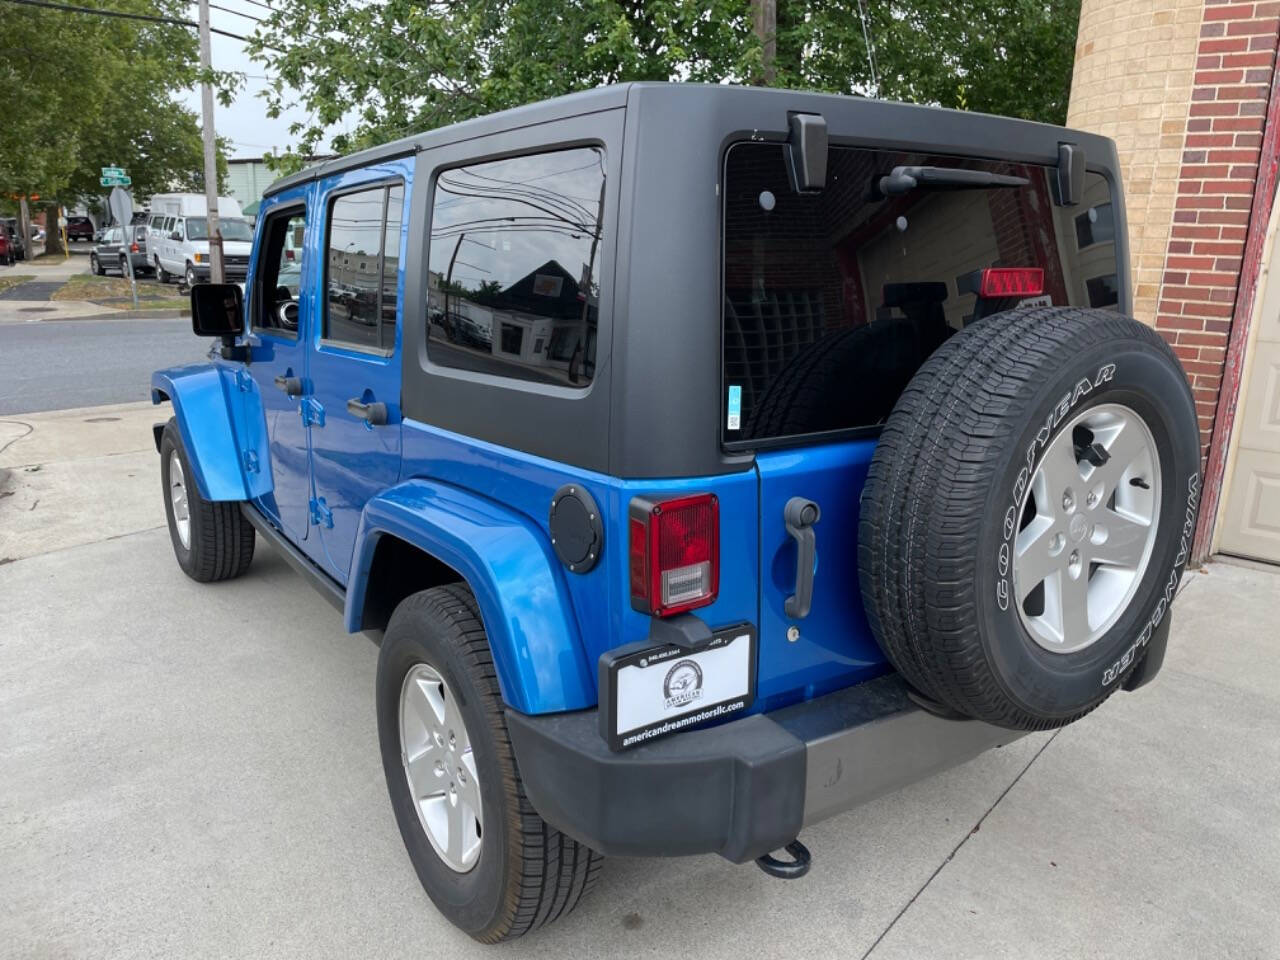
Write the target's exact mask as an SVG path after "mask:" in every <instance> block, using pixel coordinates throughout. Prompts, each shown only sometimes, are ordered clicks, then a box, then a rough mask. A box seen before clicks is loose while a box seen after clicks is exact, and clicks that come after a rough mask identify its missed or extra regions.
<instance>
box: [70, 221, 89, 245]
mask: <svg viewBox="0 0 1280 960" xmlns="http://www.w3.org/2000/svg"><path fill="white" fill-rule="evenodd" d="M76 240H88V241H89V242H90V243H92V242H93V221H92V220H90V219H89V218H88V217H67V242H68V243H71V242H74V241H76Z"/></svg>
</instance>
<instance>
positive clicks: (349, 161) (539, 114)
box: [263, 81, 1114, 197]
mask: <svg viewBox="0 0 1280 960" xmlns="http://www.w3.org/2000/svg"><path fill="white" fill-rule="evenodd" d="M635 95H642V96H643V97H644V98H645V99H646V100H647V99H649V98H650V97H653V96H656V97H660V98H671V99H676V98H681V97H689V98H691V99H692V98H698V99H707V98H722V99H723V100H724V101H736V102H738V103H742V102H743V101H745V100H747V99H751V100H752V101H753V102H754V103H758V104H759V105H760V106H761V108H762V110H765V111H767V110H768V109H769V108H779V113H778V118H779V119H780V120H781V128H782V129H785V125H786V112H787V111H796V110H802V111H809V112H813V113H823V112H827V111H830V112H832V113H837V114H838V113H840V112H842V111H845V110H850V109H854V110H876V111H884V112H885V113H887V114H891V115H892V114H896V115H897V116H898V117H900V119H901V122H902V123H903V125H904V126H913V125H915V124H919V123H921V122H922V121H924V122H926V123H928V122H929V118H930V117H931V118H933V122H934V123H937V122H939V121H943V120H944V118H945V120H947V121H952V122H955V121H957V120H958V121H960V122H961V123H963V124H964V125H966V126H967V125H970V124H972V123H973V122H974V121H980V122H983V124H984V126H985V125H987V124H991V123H999V124H1000V125H1001V128H1002V130H1001V133H1002V134H1006V135H1008V134H1016V132H1017V131H1018V130H1020V129H1021V130H1025V129H1027V128H1041V129H1043V128H1049V129H1055V130H1059V131H1061V132H1062V133H1063V134H1067V135H1068V139H1070V140H1071V141H1073V142H1079V143H1088V142H1089V141H1107V145H1108V147H1109V149H1108V150H1107V153H1112V152H1113V151H1114V145H1112V144H1111V143H1110V141H1109V140H1108V139H1107V138H1105V137H1100V136H1099V135H1098V134H1093V133H1085V132H1083V131H1078V130H1067V129H1065V128H1062V127H1054V126H1053V125H1052V124H1043V123H1038V122H1036V121H1033V120H1019V119H1016V118H1012V117H999V116H994V115H992V114H983V113H974V112H972V111H967V110H953V109H949V108H946V107H934V106H927V105H920V104H909V103H899V102H896V101H890V100H872V99H868V98H864V97H857V96H851V95H848V94H838V93H815V92H811V91H806V90H782V89H777V88H770V87H747V86H740V85H728V84H705V83H661V82H652V81H644V82H632V83H619V84H614V85H611V86H605V87H596V88H594V89H591V90H583V91H580V92H578V93H570V94H566V95H565V96H562V97H555V98H553V99H550V100H542V101H539V102H537V103H531V104H527V105H525V106H523V107H514V108H512V109H510V110H502V111H499V112H497V113H491V114H487V115H485V116H483V117H476V118H474V119H471V120H464V121H462V122H460V123H454V124H450V125H448V126H444V127H437V128H435V129H433V130H428V131H425V132H423V133H418V134H413V135H412V136H408V137H404V138H402V139H400V140H394V141H392V142H390V143H384V144H382V145H380V146H377V147H371V148H370V149H368V150H361V151H358V152H356V153H351V154H347V155H345V156H341V157H334V158H333V159H330V160H326V161H324V162H322V163H318V164H314V165H313V166H310V167H307V168H306V169H304V170H300V171H298V172H297V173H294V174H290V175H289V176H287V177H282V178H281V179H279V180H277V181H275V182H274V183H272V184H271V186H269V187H268V188H267V189H266V190H265V191H264V192H263V196H264V197H270V196H272V195H273V194H276V193H279V192H280V191H282V190H286V189H288V188H289V187H292V186H296V185H298V184H302V183H307V182H309V181H312V180H318V179H321V178H323V177H327V176H330V175H331V174H336V173H342V172H344V171H346V170H355V169H359V168H360V167H364V166H368V165H370V164H374V163H378V162H379V161H382V160H388V159H391V158H393V157H403V156H408V155H410V154H413V153H416V152H418V151H419V150H426V149H429V148H431V147H437V146H441V145H443V144H447V143H459V142H462V141H465V140H470V139H473V138H476V137H482V136H486V135H488V134H493V133H501V132H502V131H504V130H510V129H512V128H516V127H527V126H532V125H534V124H539V123H547V122H550V121H553V120H561V119H564V118H567V117H576V116H582V115H583V114H587V113H594V112H597V111H601V110H612V109H616V108H618V107H623V106H626V105H627V103H628V101H629V100H630V99H631V98H632V97H633V96H635ZM770 116H772V114H770ZM946 125H947V124H946V123H945V122H944V124H943V126H946ZM993 133H994V131H993ZM999 139H1004V137H1003V136H1001V137H999ZM1091 159H1092V158H1091Z"/></svg>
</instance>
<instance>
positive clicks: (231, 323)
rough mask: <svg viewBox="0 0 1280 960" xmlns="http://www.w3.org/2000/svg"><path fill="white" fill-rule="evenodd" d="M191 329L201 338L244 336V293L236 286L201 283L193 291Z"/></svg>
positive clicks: (232, 284)
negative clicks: (242, 334)
mask: <svg viewBox="0 0 1280 960" xmlns="http://www.w3.org/2000/svg"><path fill="white" fill-rule="evenodd" d="M191 329H192V331H193V332H194V333H195V335H196V336H197V337H222V338H223V340H224V341H226V340H229V339H231V338H233V337H235V336H237V335H238V334H241V333H244V293H243V292H242V291H241V289H240V287H239V286H238V285H236V284H234V283H197V284H196V285H195V286H194V287H192V288H191Z"/></svg>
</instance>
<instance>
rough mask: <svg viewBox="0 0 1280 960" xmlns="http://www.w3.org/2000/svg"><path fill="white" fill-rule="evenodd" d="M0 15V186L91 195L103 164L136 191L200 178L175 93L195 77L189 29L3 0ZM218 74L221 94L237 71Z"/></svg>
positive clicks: (170, 10) (160, 0) (160, 1)
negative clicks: (0, 24)
mask: <svg viewBox="0 0 1280 960" xmlns="http://www.w3.org/2000/svg"><path fill="white" fill-rule="evenodd" d="M110 9H112V10H118V11H126V12H131V13H141V14H146V15H150V16H165V17H172V18H186V17H187V15H188V5H187V4H186V3H185V2H183V0H114V2H113V3H112V4H111V7H110ZM0 12H2V14H3V17H4V31H3V34H2V35H0V89H3V90H5V92H6V93H5V96H4V97H3V98H0V130H3V131H4V133H3V136H0V193H3V194H7V195H24V196H29V195H33V194H38V195H40V197H41V200H42V202H46V203H47V202H56V203H62V204H66V205H70V204H73V203H76V202H79V201H90V200H93V199H95V198H99V197H101V196H102V194H103V193H105V190H104V189H103V188H102V187H101V186H99V184H98V177H99V168H100V167H103V166H107V165H111V164H117V165H119V166H123V167H124V168H125V169H126V170H127V171H128V173H129V176H130V177H131V178H132V180H133V185H132V187H131V188H130V189H131V190H132V191H133V193H134V195H135V196H137V197H139V198H142V197H146V196H149V195H150V194H151V193H152V192H155V191H159V190H166V189H170V188H196V187H198V186H199V185H200V184H201V183H202V181H203V153H202V148H201V141H200V126H199V122H198V120H197V118H196V116H195V114H194V113H192V112H191V111H190V110H188V109H186V108H185V107H183V106H182V105H181V104H179V103H178V102H177V101H175V100H174V98H173V97H174V93H175V92H176V91H178V90H181V89H184V88H187V87H190V86H191V85H192V84H194V83H195V82H196V79H197V47H196V35H195V31H194V30H192V29H190V28H188V27H184V26H178V25H175V24H164V23H150V22H140V21H135V20H125V19H120V18H114V17H102V16H96V15H92V14H87V13H67V12H61V11H57V10H50V9H41V8H35V7H29V6H18V5H14V4H10V3H5V2H3V0H0ZM216 79H217V81H218V83H219V86H220V89H221V91H222V93H223V95H224V98H225V96H226V94H227V93H228V92H229V91H230V89H231V88H232V86H233V85H234V78H233V77H231V76H229V75H226V74H220V75H218V76H217V78H216ZM219 170H220V173H224V172H225V160H222V159H221V158H220V167H219Z"/></svg>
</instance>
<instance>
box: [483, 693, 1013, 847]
mask: <svg viewBox="0 0 1280 960" xmlns="http://www.w3.org/2000/svg"><path fill="white" fill-rule="evenodd" d="M507 724H508V727H509V729H510V731H511V741H512V745H513V747H514V748H515V751H516V758H517V760H518V761H519V764H520V773H521V777H522V778H523V780H524V785H525V790H526V792H527V793H528V796H529V800H530V801H531V802H532V803H533V805H534V807H535V808H536V809H537V811H538V812H539V813H540V814H541V815H542V817H543V819H545V820H546V821H547V822H548V823H550V824H552V825H553V826H554V827H556V828H557V829H559V830H561V831H563V832H564V833H567V834H568V835H569V836H571V837H573V838H574V839H576V840H579V841H581V842H583V843H586V844H587V845H588V846H590V847H592V848H593V849H595V850H598V851H600V852H601V853H604V854H606V855H611V856H682V855H686V854H697V853H719V854H720V855H721V856H723V857H725V858H727V859H729V860H732V861H734V862H735V863H745V862H746V861H748V860H754V859H755V858H756V857H759V856H761V855H762V854H765V853H768V852H769V851H771V850H777V849H780V848H781V847H783V846H784V845H785V844H786V843H788V842H790V841H791V840H793V839H795V838H796V836H798V835H799V833H800V830H801V829H802V828H803V827H804V826H806V825H808V824H811V823H815V822H817V821H819V820H822V819H825V818H826V817H829V816H832V815H834V814H836V813H839V812H841V811H842V810H847V809H849V808H850V807H853V806H856V805H858V804H860V803H864V802H866V801H868V800H871V799H873V798H875V797H877V796H880V795H881V794H884V793H888V792H890V791H892V790H895V789H897V788H899V787H902V786H905V785H906V784H909V783H912V782H914V781H916V780H920V779H922V778H924V777H927V776H929V775H930V774H933V773H936V772H938V771H941V770H945V769H947V768H948V767H952V766H955V765H957V764H959V763H963V762H964V761H966V760H969V759H971V758H972V757H975V756H977V755H978V754H979V753H982V752H983V751H984V750H987V749H989V748H991V747H995V746H999V745H1001V744H1005V743H1009V742H1011V741H1013V740H1016V739H1017V738H1018V737H1020V736H1021V735H1022V734H1021V733H1019V732H1018V731H1014V730H1004V729H1001V728H999V727H993V726H990V725H989V724H985V723H980V722H978V721H974V720H964V721H958V720H944V719H941V718H939V717H937V716H934V715H933V714H930V713H926V712H925V711H924V710H922V709H921V708H920V707H918V706H917V705H916V704H915V703H913V702H912V701H911V700H910V699H908V697H907V688H906V685H905V684H904V683H903V682H902V680H901V679H899V678H898V677H897V676H896V675H894V676H886V677H881V678H879V679H877V680H872V681H870V682H868V683H863V684H860V685H858V686H856V687H849V688H847V689H845V690H841V691H838V692H836V693H832V694H829V695H827V696H825V697H820V698H818V699H816V700H811V701H808V702H806V703H800V704H796V705H795V706H791V707H787V708H785V709H782V710H777V711H775V712H773V713H769V714H757V715H755V716H750V717H744V718H743V719H741V720H736V721H734V722H732V723H727V724H724V725H722V726H719V727H713V728H711V729H707V730H695V731H692V732H689V733H682V734H679V735H678V736H675V737H672V738H670V739H666V740H659V741H657V742H654V743H651V744H646V745H645V746H641V747H637V748H634V749H632V750H628V751H625V752H622V753H613V752H611V751H610V750H609V748H608V747H607V746H606V745H605V743H604V740H603V739H602V738H601V737H600V730H599V725H598V720H597V716H596V711H594V710H587V711H581V712H578V713H569V714H553V715H547V716H527V715H525V714H522V713H517V712H516V711H514V710H508V711H507Z"/></svg>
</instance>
